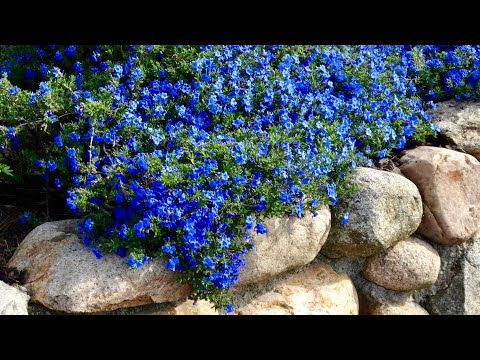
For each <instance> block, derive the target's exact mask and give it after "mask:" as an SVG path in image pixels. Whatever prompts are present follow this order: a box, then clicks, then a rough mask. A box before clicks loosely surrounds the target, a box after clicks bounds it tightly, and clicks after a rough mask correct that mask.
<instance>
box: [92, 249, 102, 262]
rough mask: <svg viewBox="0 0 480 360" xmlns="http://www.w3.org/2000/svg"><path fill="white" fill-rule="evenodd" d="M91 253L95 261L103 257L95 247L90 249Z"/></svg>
mask: <svg viewBox="0 0 480 360" xmlns="http://www.w3.org/2000/svg"><path fill="white" fill-rule="evenodd" d="M92 253H93V255H95V256H96V258H97V259H101V258H102V257H103V255H102V253H101V252H100V250H98V249H97V248H96V247H94V248H92Z"/></svg>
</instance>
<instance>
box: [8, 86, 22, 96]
mask: <svg viewBox="0 0 480 360" xmlns="http://www.w3.org/2000/svg"><path fill="white" fill-rule="evenodd" d="M19 91H20V88H19V87H18V86H12V87H11V88H10V89H8V95H10V96H12V95H15V94H17V93H18V92H19Z"/></svg>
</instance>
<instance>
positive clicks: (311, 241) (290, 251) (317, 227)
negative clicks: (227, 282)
mask: <svg viewBox="0 0 480 360" xmlns="http://www.w3.org/2000/svg"><path fill="white" fill-rule="evenodd" d="M317 214H318V215H317V216H315V217H313V216H312V214H308V213H307V214H305V215H304V216H303V217H302V218H297V217H296V216H290V217H287V216H284V217H282V218H271V219H267V220H266V221H264V224H265V226H266V228H267V229H268V234H262V235H254V236H253V240H252V241H253V242H254V243H255V249H254V250H253V251H250V252H249V253H248V254H247V257H246V261H247V264H246V266H245V267H244V268H242V269H241V270H240V275H239V279H238V282H237V284H236V286H242V285H245V284H250V283H254V282H259V281H263V280H265V279H268V278H271V277H273V276H275V275H278V274H280V273H283V272H286V271H289V270H292V269H296V268H299V267H301V266H303V265H306V264H308V263H310V262H311V261H312V260H313V259H314V258H315V256H317V254H318V252H319V251H320V249H321V248H322V246H323V244H324V243H325V241H326V240H327V236H328V232H329V230H330V220H331V215H330V210H329V209H328V207H326V206H325V207H323V208H321V209H320V210H318V211H317Z"/></svg>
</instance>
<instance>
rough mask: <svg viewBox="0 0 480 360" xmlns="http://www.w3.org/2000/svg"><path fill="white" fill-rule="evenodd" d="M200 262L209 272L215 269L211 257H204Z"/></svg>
mask: <svg viewBox="0 0 480 360" xmlns="http://www.w3.org/2000/svg"><path fill="white" fill-rule="evenodd" d="M202 262H203V265H205V266H206V267H207V268H209V269H210V270H213V269H215V261H214V260H213V259H212V258H211V257H209V256H207V257H205V258H204V259H203V261H202Z"/></svg>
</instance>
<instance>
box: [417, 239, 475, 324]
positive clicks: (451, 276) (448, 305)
mask: <svg viewBox="0 0 480 360" xmlns="http://www.w3.org/2000/svg"><path fill="white" fill-rule="evenodd" d="M432 245H433V246H434V247H435V249H436V250H437V251H438V253H439V254H440V258H441V259H442V266H441V270H440V275H439V277H438V280H437V282H436V283H435V285H433V286H432V287H431V288H427V289H424V290H421V291H416V292H415V299H416V301H417V302H419V303H420V304H421V305H422V306H423V307H424V308H426V309H427V310H428V312H429V313H430V314H432V315H433V314H435V315H480V233H477V234H476V235H475V236H473V237H472V239H470V240H469V241H467V242H465V243H463V244H459V245H454V246H443V245H439V244H432Z"/></svg>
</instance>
